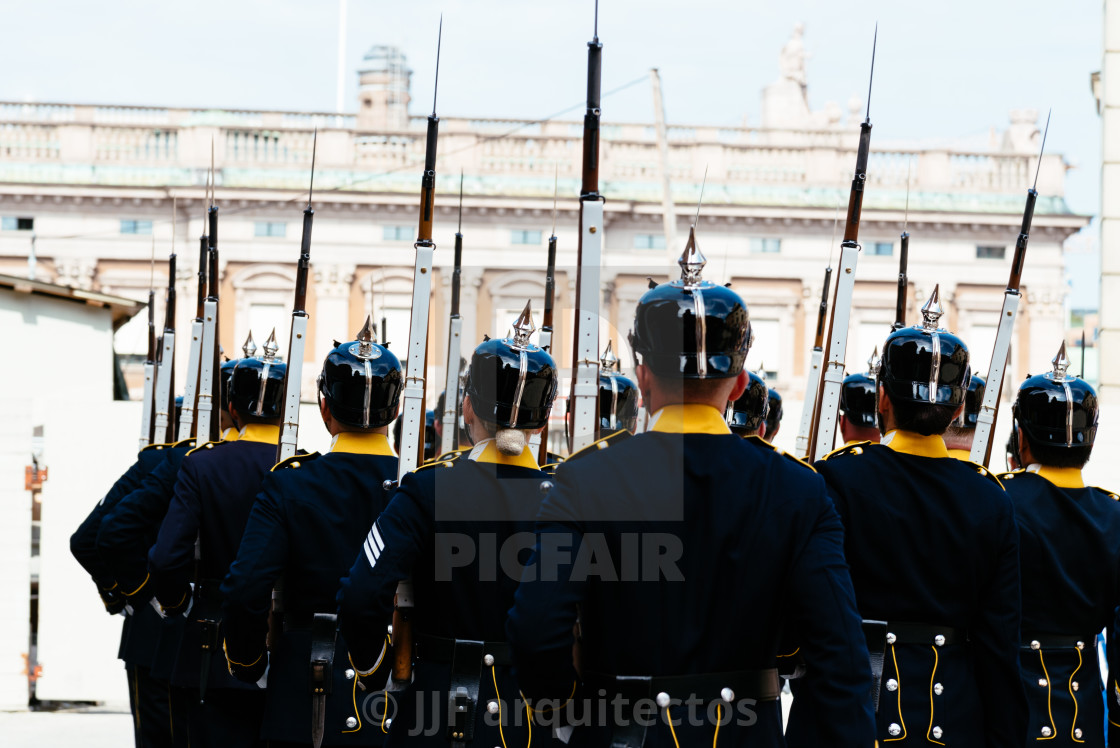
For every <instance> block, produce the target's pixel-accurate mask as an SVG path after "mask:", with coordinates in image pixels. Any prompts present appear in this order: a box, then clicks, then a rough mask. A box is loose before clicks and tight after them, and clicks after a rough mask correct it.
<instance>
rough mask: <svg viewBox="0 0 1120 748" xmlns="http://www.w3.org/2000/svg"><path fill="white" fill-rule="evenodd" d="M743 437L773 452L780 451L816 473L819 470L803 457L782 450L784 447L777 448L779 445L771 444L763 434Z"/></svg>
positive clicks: (779, 452) (782, 454)
mask: <svg viewBox="0 0 1120 748" xmlns="http://www.w3.org/2000/svg"><path fill="white" fill-rule="evenodd" d="M743 438H744V439H746V440H747V441H749V442H750V443H751V444H755V445H757V446H759V447H762V448H764V449H769V450H770V451H771V452H777V453H778V454H780V455H781V456H782V457H785V458H787V459H790V460H793V461H794V462H796V463H797V464H798V465H800V466H801V467H804V468H809V469H810V470H812V471H813V472H814V473H815V472H817V469H816V468H814V467H813V466H812V465H810V464H809V463H807V462H805V460H802V459H800V458H799V457H795V456H793V455H791V454H790V453H789V452H786V451H785V450H782V449H778V448H777V447H775V446H774V445H773V444H771V443H770V442H768V441H766V440H765V439H763V438H762V437H761V436H758V435H757V434H752V435H750V436H745V437H743Z"/></svg>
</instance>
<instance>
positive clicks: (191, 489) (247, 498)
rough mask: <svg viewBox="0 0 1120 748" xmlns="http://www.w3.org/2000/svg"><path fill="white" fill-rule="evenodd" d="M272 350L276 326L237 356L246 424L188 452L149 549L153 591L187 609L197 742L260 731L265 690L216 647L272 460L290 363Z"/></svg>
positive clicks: (180, 662)
mask: <svg viewBox="0 0 1120 748" xmlns="http://www.w3.org/2000/svg"><path fill="white" fill-rule="evenodd" d="M276 351H277V346H276V341H275V334H273V335H272V336H271V337H270V338H269V340H268V341H267V342H266V343H265V344H264V356H263V357H261V358H256V357H249V358H243V359H241V360H239V361H238V362H237V365H236V366H235V367H234V369H233V376H232V378H231V380H230V386H229V408H230V411H231V412H232V413H233V414H234V417H235V418H236V420H237V423H238V424H240V425H241V432H240V437H239V438H238V439H237V441H234V442H208V443H206V444H204V445H202V446H201V447H198V448H196V449H194V450H192V451H191V452H190V453H189V454H188V455H187V457H186V458H185V459H184V460H183V463H182V466H181V468H180V470H179V475H178V478H177V480H176V482H175V494H174V497H173V498H172V500H171V504H170V506H169V507H168V509H167V516H166V517H165V518H164V520H163V523H162V524H161V526H160V530H159V537H158V538H157V540H156V543H155V545H154V546H153V547H152V549H151V551H150V552H149V554H148V561H149V568H150V572H151V585H152V592H153V593H154V594H155V596H156V598H157V600H158V601H159V604H160V606H161V607H162V609H163V611H164V612H165V613H166V614H167V615H178V614H184V615H185V614H187V613H188V612H189V613H190V615H189V619H188V621H187V626H186V628H185V630H184V632H183V640H182V644H181V645H180V648H179V655H178V659H177V661H176V664H175V672H174V675H173V682H174V683H175V684H176V685H179V686H182V687H185V688H193V687H196V686H197V687H198V689H199V698H200V700H201V701H202V702H203V703H202V704H200V705H198V707H197V708H196V709H195V710H194V711H193V713H192V716H191V721H190V731H191V744H192V745H203V746H210V745H214V746H223V747H224V746H240V745H255V744H256V743H257V739H258V734H259V732H260V727H261V717H262V714H263V711H264V693H263V691H261V690H259V688H258V687H257V686H256V685H247V684H245V683H242V682H241V681H239V680H237V679H235V678H233V677H232V676H231V675H230V674H229V672H228V670H227V669H226V667H225V662H224V659H223V658H221V655H220V653H219V654H218V655H217V656H215V650H216V649H217V647H218V643H219V635H218V627H219V624H220V619H221V610H220V608H221V598H220V595H219V586H220V584H221V580H222V579H224V578H225V575H226V574H227V573H228V572H229V566H230V564H231V563H232V562H233V559H234V557H235V556H236V554H237V548H238V545H239V543H240V541H241V536H242V533H243V532H244V530H245V524H246V522H247V521H248V518H249V511H250V509H251V508H252V505H253V501H254V499H255V498H256V495H257V492H258V490H259V489H260V484H261V480H262V479H263V478H264V476H265V475H266V474H267V473H268V471H269V469H270V468H271V467H272V466H273V464H274V463H275V458H276V444H277V442H278V440H279V425H280V417H281V411H282V400H283V394H284V374H285V372H286V369H287V367H286V365H285V364H284V363H282V362H280V361H278V360H276V358H275V355H276ZM196 543H197V559H196ZM192 571H193V572H195V574H194V578H195V583H194V584H193V585H192V583H191V578H192ZM261 685H262V686H263V684H261Z"/></svg>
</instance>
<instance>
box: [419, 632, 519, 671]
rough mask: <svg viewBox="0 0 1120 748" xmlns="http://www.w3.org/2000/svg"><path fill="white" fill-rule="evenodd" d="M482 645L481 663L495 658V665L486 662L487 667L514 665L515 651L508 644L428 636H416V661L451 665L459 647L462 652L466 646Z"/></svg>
mask: <svg viewBox="0 0 1120 748" xmlns="http://www.w3.org/2000/svg"><path fill="white" fill-rule="evenodd" d="M475 644H477V645H480V646H481V648H482V654H481V655H480V656H479V662H480V663H484V660H485V659H486V656H487V655H489V656H490V657H493V658H494V661H493V663H489V662H485V663H484V664H486V665H487V666H489V665H490V664H493V665H503V666H506V667H509V666H512V665H513V650H512V649H510V646H509V644H508V643H507V642H496V641H494V642H476V641H472V640H469V639H448V638H447V637H444V636H430V635H428V634H417V635H416V647H415V650H414V651H415V652H416V659H417V660H425V661H427V662H442V663H451V662H453V661H454V660H455V650H456V647H458V648H459V649H460V650H461V649H462V648H463V647H464V646H466V645H475Z"/></svg>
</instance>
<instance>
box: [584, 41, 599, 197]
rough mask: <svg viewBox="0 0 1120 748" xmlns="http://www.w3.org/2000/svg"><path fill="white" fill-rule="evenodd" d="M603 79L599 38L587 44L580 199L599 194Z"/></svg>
mask: <svg viewBox="0 0 1120 748" xmlns="http://www.w3.org/2000/svg"><path fill="white" fill-rule="evenodd" d="M602 77H603V44H602V42H600V41H599V37H598V36H596V37H595V38H594V39H592V40H591V41H589V42H588V43H587V113H586V114H584V115H583V185H582V187H581V189H580V193H581V196H582V197H589V196H595V195H598V194H599V117H600V115H601V114H602V110H601V108H600V98H601V91H602Z"/></svg>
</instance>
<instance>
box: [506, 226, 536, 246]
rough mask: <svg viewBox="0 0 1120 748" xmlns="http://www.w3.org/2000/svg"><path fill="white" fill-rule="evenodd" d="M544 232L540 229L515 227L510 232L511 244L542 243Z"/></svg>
mask: <svg viewBox="0 0 1120 748" xmlns="http://www.w3.org/2000/svg"><path fill="white" fill-rule="evenodd" d="M541 236H542V232H541V231H540V229H514V230H513V231H511V232H509V243H510V244H540V243H541Z"/></svg>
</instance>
